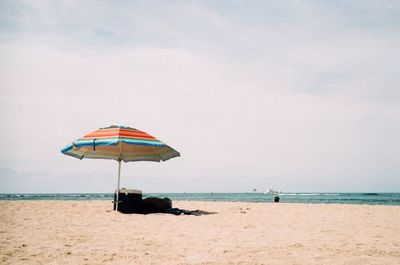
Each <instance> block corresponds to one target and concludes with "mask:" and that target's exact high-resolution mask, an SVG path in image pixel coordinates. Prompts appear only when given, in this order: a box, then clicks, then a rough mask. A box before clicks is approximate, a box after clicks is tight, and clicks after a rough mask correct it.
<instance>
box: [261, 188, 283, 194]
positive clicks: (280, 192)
mask: <svg viewBox="0 0 400 265" xmlns="http://www.w3.org/2000/svg"><path fill="white" fill-rule="evenodd" d="M264 194H272V195H277V194H282V191H279V190H274V189H269V190H268V191H265V192H264Z"/></svg>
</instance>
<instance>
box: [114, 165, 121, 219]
mask: <svg viewBox="0 0 400 265" xmlns="http://www.w3.org/2000/svg"><path fill="white" fill-rule="evenodd" d="M120 179H121V159H118V186H117V197H116V198H117V199H116V202H115V210H116V211H118V203H119V198H118V197H119V185H120Z"/></svg>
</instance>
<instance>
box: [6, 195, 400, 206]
mask: <svg viewBox="0 0 400 265" xmlns="http://www.w3.org/2000/svg"><path fill="white" fill-rule="evenodd" d="M275 196H279V198H280V203H326V204H333V203H337V204H369V205H400V193H315V192H314V193H310V192H301V193H298V192H297V193H296V192H293V193H282V194H279V195H274V194H264V193H256V192H251V193H250V192H248V193H212V192H209V193H144V194H143V197H144V198H146V197H159V198H164V197H167V198H170V199H171V200H172V201H178V200H187V201H230V202H259V203H271V202H273V201H274V197H275ZM0 200H72V201H90V200H110V201H112V200H113V194H111V193H67V194H66V193H57V194H49V193H46V194H0Z"/></svg>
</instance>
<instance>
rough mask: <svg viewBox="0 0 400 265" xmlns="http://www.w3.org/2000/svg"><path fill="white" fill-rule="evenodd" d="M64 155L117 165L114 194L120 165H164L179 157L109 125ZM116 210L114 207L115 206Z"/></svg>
mask: <svg viewBox="0 0 400 265" xmlns="http://www.w3.org/2000/svg"><path fill="white" fill-rule="evenodd" d="M61 152H62V153H63V154H65V155H69V156H72V157H76V158H79V159H82V158H93V159H113V160H117V161H118V187H117V201H118V191H119V186H120V177H121V161H124V162H130V161H155V162H160V161H166V160H168V159H171V158H174V157H178V156H180V154H179V152H178V151H176V150H175V149H173V148H171V147H170V146H168V145H166V144H165V143H163V142H161V141H160V140H158V139H156V138H155V137H153V136H151V135H149V134H148V133H145V132H143V131H139V130H137V129H133V128H130V127H125V126H116V125H112V126H110V127H106V128H100V129H98V130H96V131H93V132H91V133H89V134H86V135H85V136H83V137H82V138H79V139H78V140H76V141H75V142H73V143H71V144H69V145H67V146H65V147H64V148H62V149H61ZM116 209H118V203H117V205H116Z"/></svg>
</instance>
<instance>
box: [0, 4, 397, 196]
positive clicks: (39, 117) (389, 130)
mask: <svg viewBox="0 0 400 265" xmlns="http://www.w3.org/2000/svg"><path fill="white" fill-rule="evenodd" d="M344 5H346V6H344ZM393 5H394V6H386V4H384V5H382V6H379V7H376V6H375V4H374V3H372V4H371V6H370V5H366V4H365V5H364V4H362V5H361V4H354V3H350V4H348V5H347V4H346V3H345V2H339V3H337V4H333V5H332V4H330V3H325V2H313V3H310V2H303V1H293V2H284V3H281V2H279V3H277V2H264V1H261V2H258V3H256V4H252V3H239V4H237V3H236V4H235V3H232V4H218V3H212V2H201V3H195V2H186V3H183V4H178V3H172V4H168V5H167V4H164V3H162V2H152V3H147V4H140V3H119V4H112V5H111V4H109V3H107V2H96V4H93V3H92V2H85V3H80V2H79V3H78V2H70V1H67V2H62V1H61V2H40V3H39V2H36V1H33V2H29V1H27V2H5V3H3V6H5V7H7V8H3V9H2V11H1V12H3V13H2V16H1V17H3V19H2V20H1V21H2V22H1V23H0V31H1V32H2V33H3V34H2V35H3V37H0V45H1V46H0V80H1V81H0V87H1V92H2V96H1V97H0V124H1V126H2V128H12V130H2V131H1V132H0V144H1V146H2V152H1V153H0V162H1V163H2V165H3V166H4V167H7V168H10V169H12V168H14V169H18V168H20V169H21V170H23V171H24V172H42V173H45V172H47V173H48V175H50V176H56V179H57V180H58V181H59V182H57V181H54V182H51V183H52V184H51V185H50V184H49V185H48V186H46V189H51V187H55V186H57V185H56V183H62V182H63V181H64V180H65V179H69V177H70V179H77V181H78V182H79V179H80V177H79V176H80V172H81V173H82V175H85V176H91V175H97V174H99V175H102V176H103V177H102V178H101V180H100V181H98V182H93V183H90V184H89V181H88V182H86V179H85V181H82V183H83V184H82V185H83V186H82V187H80V189H82V190H89V191H98V190H102V191H103V190H107V188H106V187H109V186H113V185H114V184H113V183H112V181H113V176H114V174H115V172H114V171H115V167H114V166H113V163H112V162H110V161H107V162H104V161H103V162H101V161H90V162H89V161H78V160H75V159H73V158H69V157H64V156H62V155H61V154H60V152H59V148H61V147H62V146H63V145H64V144H68V143H70V142H71V141H73V140H75V139H76V138H78V137H80V136H82V135H83V134H86V133H87V132H89V131H91V130H94V129H96V128H99V127H104V126H107V125H110V124H123V125H129V126H133V127H137V128H138V129H142V130H145V131H147V132H149V133H151V134H152V135H154V136H156V137H159V138H160V139H161V140H163V141H165V142H166V143H168V144H170V145H171V146H173V147H175V148H176V149H178V150H179V151H180V152H181V153H182V157H181V158H179V159H174V160H173V161H168V162H167V163H165V164H164V163H161V164H151V163H147V164H146V163H138V164H135V163H131V164H128V165H126V166H125V165H124V171H123V172H124V174H126V175H125V176H126V177H125V178H124V180H123V181H126V182H125V183H126V184H128V185H131V186H134V187H138V188H140V187H143V189H144V190H151V191H187V192H189V191H191V190H195V191H211V190H214V191H218V190H219V191H224V190H225V191H243V190H242V187H243V179H245V178H248V183H249V187H250V188H254V187H256V188H258V189H260V190H262V189H263V188H265V189H267V188H270V187H274V188H279V189H281V190H289V189H290V190H302V191H307V190H316V191H329V190H331V189H332V187H336V189H337V190H343V191H357V190H363V189H365V190H374V189H375V188H377V189H380V190H391V189H392V187H394V186H396V185H393V183H396V178H398V174H399V167H398V165H399V164H400V161H399V157H400V155H399V153H398V152H399V151H398V150H399V148H398V147H399V144H400V142H399V140H398V139H397V138H398V137H397V134H396V132H398V131H400V124H399V122H398V121H397V120H398V119H397V116H398V115H399V113H400V107H399V106H400V104H399V101H400V91H399V90H398V89H397V88H398V85H399V81H398V79H397V76H396V73H397V72H398V70H400V69H399V66H398V63H397V61H399V59H400V58H399V57H400V54H399V52H398V51H397V50H398V49H397V46H399V45H398V44H400V43H399V40H400V38H399V37H400V36H399V34H398V33H397V32H398V31H396V29H397V27H398V24H396V22H395V20H393V17H394V13H395V12H394V11H393V10H397V8H398V6H397V5H396V4H393ZM345 7H346V8H347V9H346V8H345ZM360 9H361V10H362V11H363V12H362V13H361V14H360V13H359V12H358V11H359V10H360ZM374 10H378V12H376V13H374ZM15 161H23V162H24V163H22V162H21V164H19V165H18V166H17V165H16V164H15V163H16V162H15ZM49 164H51V165H52V166H51V167H49V166H48V165H49ZM132 164H134V165H132ZM91 167H94V168H95V170H96V172H92V171H91V170H93V168H91ZM101 172H102V173H101ZM21 175H24V174H21ZM28 175H29V174H28ZM30 175H32V174H30ZM41 175H43V174H41ZM24 176H26V175H24ZM107 176H111V178H110V179H111V180H108V177H107ZM130 176H135V177H130ZM26 177H27V178H29V177H28V176H26ZM49 178H50V177H49ZM378 178H379V179H381V180H382V183H383V184H380V183H378V184H377V179H378ZM78 182H72V181H71V180H68V181H67V182H66V183H67V184H66V186H63V188H62V189H60V190H64V188H65V190H68V189H74V187H75V184H76V183H78ZM21 183H22V182H21ZM21 183H20V184H18V185H23V184H21ZM110 183H111V185H110ZM225 183H230V184H229V185H225ZM360 183H366V184H360ZM384 183H390V184H387V185H386V184H384ZM68 185H69V186H68ZM35 187H36V188H35V189H37V190H40V189H41V188H40V187H39V186H35ZM243 189H244V187H243ZM246 189H247V188H246ZM9 190H13V187H12V185H10V186H9ZM111 190H112V189H111Z"/></svg>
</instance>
